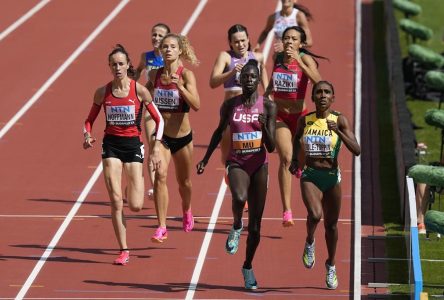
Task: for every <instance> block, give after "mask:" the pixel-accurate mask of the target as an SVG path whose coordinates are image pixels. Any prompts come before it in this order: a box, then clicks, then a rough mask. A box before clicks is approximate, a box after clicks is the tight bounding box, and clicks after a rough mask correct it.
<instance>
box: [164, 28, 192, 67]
mask: <svg viewBox="0 0 444 300" xmlns="http://www.w3.org/2000/svg"><path fill="white" fill-rule="evenodd" d="M170 37H172V38H175V39H176V41H177V43H178V44H179V49H180V50H182V53H181V54H180V56H179V58H181V59H183V60H186V61H188V62H189V63H190V64H192V65H193V66H197V65H199V64H200V61H199V60H198V59H197V57H196V53H194V48H193V46H191V43H190V40H189V39H188V38H187V37H186V36H184V35H178V34H174V33H168V34H167V35H166V36H165V37H164V38H163V39H162V42H161V43H160V45H161V46H162V45H163V42H164V41H165V40H166V39H167V38H170Z"/></svg>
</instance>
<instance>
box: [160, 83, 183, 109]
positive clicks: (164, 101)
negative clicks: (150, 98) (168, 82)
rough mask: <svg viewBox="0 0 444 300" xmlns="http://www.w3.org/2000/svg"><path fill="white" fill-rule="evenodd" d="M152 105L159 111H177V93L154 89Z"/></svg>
mask: <svg viewBox="0 0 444 300" xmlns="http://www.w3.org/2000/svg"><path fill="white" fill-rule="evenodd" d="M154 103H155V104H156V106H157V107H158V108H159V109H161V110H177V109H178V108H179V91H178V90H176V89H174V90H164V89H158V88H156V89H154Z"/></svg>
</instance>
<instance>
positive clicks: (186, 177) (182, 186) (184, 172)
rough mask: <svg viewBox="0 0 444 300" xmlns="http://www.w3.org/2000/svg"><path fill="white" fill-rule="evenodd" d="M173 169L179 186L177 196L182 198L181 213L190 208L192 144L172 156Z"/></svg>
mask: <svg viewBox="0 0 444 300" xmlns="http://www.w3.org/2000/svg"><path fill="white" fill-rule="evenodd" d="M172 157H173V161H174V168H175V170H176V181H177V183H178V185H179V194H180V197H181V198H182V211H184V212H185V211H188V210H190V208H191V192H192V184H191V171H192V169H193V167H194V165H193V142H190V143H188V144H187V145H186V146H185V147H183V148H182V149H180V150H179V151H177V152H176V153H174V154H173V155H172Z"/></svg>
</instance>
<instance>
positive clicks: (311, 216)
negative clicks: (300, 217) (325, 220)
mask: <svg viewBox="0 0 444 300" xmlns="http://www.w3.org/2000/svg"><path fill="white" fill-rule="evenodd" d="M307 218H308V220H309V221H310V222H311V223H319V222H320V221H321V218H322V212H317V211H311V212H309V213H308V217H307Z"/></svg>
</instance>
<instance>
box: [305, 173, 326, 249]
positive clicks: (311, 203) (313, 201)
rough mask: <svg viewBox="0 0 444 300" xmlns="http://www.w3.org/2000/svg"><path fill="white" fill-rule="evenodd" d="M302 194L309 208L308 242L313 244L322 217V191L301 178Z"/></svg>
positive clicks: (306, 206)
mask: <svg viewBox="0 0 444 300" xmlns="http://www.w3.org/2000/svg"><path fill="white" fill-rule="evenodd" d="M301 194H302V200H303V201H304V205H305V208H306V209H307V223H306V224H307V238H306V242H307V243H308V244H310V245H311V244H313V241H314V233H315V231H316V227H317V226H318V224H319V222H320V221H321V218H322V192H321V191H320V190H319V189H318V187H317V186H316V185H315V184H314V183H313V182H310V181H305V180H303V179H302V180H301Z"/></svg>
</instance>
